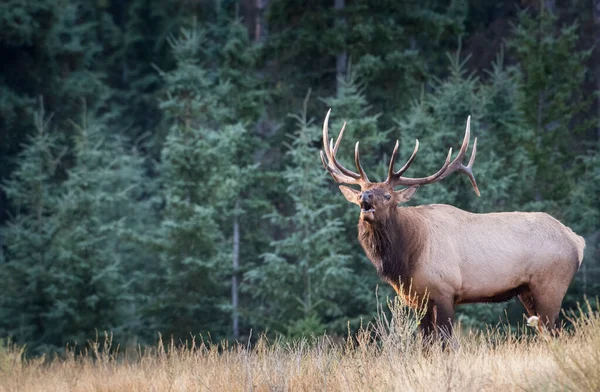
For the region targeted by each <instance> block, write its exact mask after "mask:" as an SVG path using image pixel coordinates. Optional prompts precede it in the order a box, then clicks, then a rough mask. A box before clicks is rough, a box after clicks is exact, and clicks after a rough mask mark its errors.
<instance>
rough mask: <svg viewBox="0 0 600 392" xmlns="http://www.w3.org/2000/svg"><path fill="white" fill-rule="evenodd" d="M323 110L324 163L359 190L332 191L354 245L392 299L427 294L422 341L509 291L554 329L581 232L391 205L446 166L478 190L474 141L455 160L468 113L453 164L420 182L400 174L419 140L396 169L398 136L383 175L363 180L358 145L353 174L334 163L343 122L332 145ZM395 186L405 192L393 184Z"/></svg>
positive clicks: (550, 223) (579, 252) (542, 219)
mask: <svg viewBox="0 0 600 392" xmlns="http://www.w3.org/2000/svg"><path fill="white" fill-rule="evenodd" d="M330 113H331V109H330V110H329V111H328V112H327V115H326V116H325V121H324V123H323V146H324V150H325V152H323V151H321V160H322V162H323V165H324V166H325V168H326V169H327V171H328V172H329V173H330V174H331V176H332V177H333V179H334V180H335V181H336V182H338V183H342V184H350V185H359V186H360V191H359V190H356V189H353V188H350V187H347V186H343V185H341V186H340V187H339V188H340V190H341V191H342V194H343V195H344V196H345V197H346V199H347V200H348V201H349V202H351V203H354V204H357V205H358V206H359V207H360V218H359V221H358V238H359V241H360V244H361V245H362V247H363V249H364V251H365V253H366V254H367V256H368V258H369V259H370V260H371V262H372V263H373V265H374V266H375V268H376V269H377V273H378V275H379V277H380V278H381V279H382V280H384V281H386V282H387V283H389V284H391V285H392V286H393V287H394V289H395V290H396V292H397V293H398V295H402V296H405V297H408V298H412V299H413V300H414V299H415V298H421V299H426V306H427V308H426V313H425V317H424V319H423V320H422V321H421V329H422V332H423V334H424V336H425V337H432V336H436V335H437V334H438V333H439V332H440V331H441V332H446V333H451V330H452V321H453V317H454V309H455V306H456V305H458V304H466V303H477V302H503V301H507V300H509V299H510V298H512V297H514V296H518V297H519V299H520V300H521V302H522V303H523V305H524V306H525V309H526V311H527V312H528V313H529V315H530V316H534V315H535V316H538V317H539V320H540V322H543V323H545V325H546V326H547V327H549V328H554V327H555V326H556V323H557V318H558V314H559V311H560V307H561V303H562V300H563V298H564V296H565V294H566V292H567V288H568V287H569V284H570V283H571V281H572V279H573V277H574V275H575V273H576V271H577V270H578V269H579V266H580V265H581V261H582V259H583V249H584V247H585V241H584V239H583V238H582V237H580V236H578V235H576V234H575V233H574V232H573V231H572V230H571V229H570V228H568V227H566V226H565V225H563V224H562V223H560V222H559V221H558V220H556V219H554V218H553V217H551V216H550V215H548V214H546V213H541V212H501V213H487V214H475V213H471V212H467V211H463V210H461V209H458V208H456V207H453V206H450V205H444V204H433V205H422V206H417V207H400V206H399V205H400V204H402V203H405V202H407V201H408V200H410V199H411V198H412V197H413V196H414V194H415V192H416V191H417V189H418V188H419V186H421V185H427V184H432V183H434V182H438V181H440V180H442V179H444V178H446V177H448V176H449V175H450V174H452V173H454V172H461V173H464V174H466V175H467V176H468V177H469V180H471V185H472V186H473V189H474V190H475V193H476V194H477V195H478V196H479V195H480V193H479V188H478V186H477V183H476V182H475V177H474V175H473V172H472V168H473V162H474V161H475V154H476V152H477V138H476V139H475V142H474V143H473V151H472V153H471V157H470V159H469V163H468V164H467V166H464V164H463V160H464V158H465V153H466V151H467V148H468V146H469V139H470V117H469V118H468V119H467V126H466V131H465V136H464V139H463V143H462V146H461V148H460V151H459V153H458V156H457V157H456V158H455V159H454V160H452V162H451V161H450V158H451V156H452V148H450V151H449V152H448V156H447V157H446V161H445V162H444V164H443V165H442V167H441V168H440V170H438V171H437V172H436V173H434V174H432V175H430V176H428V177H423V178H409V177H404V176H403V174H404V173H405V172H406V170H407V169H408V168H409V167H410V165H411V164H412V162H413V161H414V159H415V156H416V155H417V151H418V149H419V141H418V140H417V141H416V144H415V148H414V151H413V153H412V155H411V156H410V158H408V161H407V162H406V163H405V164H404V166H402V167H401V168H400V170H398V171H395V170H394V164H395V163H396V155H397V152H398V142H397V141H396V146H395V147H394V151H393V153H392V156H391V160H390V165H389V170H388V175H387V179H386V180H385V181H384V182H371V181H369V178H368V177H367V175H366V173H365V171H364V170H363V168H362V166H361V164H360V159H359V152H358V142H357V143H356V148H355V158H354V161H355V164H356V168H357V170H358V173H356V172H353V171H350V170H348V169H346V168H345V167H344V166H342V165H341V164H340V163H339V162H338V161H337V159H336V153H337V150H338V147H339V145H340V142H341V140H342V136H343V134H344V129H345V126H346V124H345V123H344V126H343V127H342V129H341V131H340V134H339V136H338V138H337V140H336V142H335V144H334V142H333V139H331V140H329V135H328V129H327V128H328V123H329V114H330ZM398 186H404V187H405V188H404V189H400V190H395V188H396V187H398ZM408 287H411V290H412V291H411V292H408V289H407V288H408ZM416 302H419V301H416ZM413 303H414V301H413ZM432 333H433V334H434V335H432Z"/></svg>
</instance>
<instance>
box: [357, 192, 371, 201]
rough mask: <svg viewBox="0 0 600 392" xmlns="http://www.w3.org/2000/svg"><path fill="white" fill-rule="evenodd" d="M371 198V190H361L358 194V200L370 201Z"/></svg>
mask: <svg viewBox="0 0 600 392" xmlns="http://www.w3.org/2000/svg"><path fill="white" fill-rule="evenodd" d="M371 200H373V194H372V193H371V192H363V193H361V195H360V201H367V202H369V201H371Z"/></svg>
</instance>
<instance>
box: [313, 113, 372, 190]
mask: <svg viewBox="0 0 600 392" xmlns="http://www.w3.org/2000/svg"><path fill="white" fill-rule="evenodd" d="M330 113H331V109H329V110H328V111H327V115H326V116H325V121H324V122H323V148H324V149H325V153H323V151H322V150H321V162H323V166H324V167H325V169H327V171H328V172H329V174H331V176H332V177H333V179H334V180H335V181H337V182H339V183H344V184H357V185H363V184H367V183H370V181H369V178H368V177H367V174H366V173H365V171H364V170H363V168H362V166H361V165H360V157H359V154H358V142H356V147H355V148H354V162H355V164H356V168H357V169H358V173H355V172H353V171H350V170H348V169H346V168H345V167H344V166H342V165H341V164H340V163H339V162H338V161H337V159H336V158H335V154H336V153H337V150H338V147H339V146H340V142H341V141H342V137H343V136H344V130H345V129H346V123H344V125H343V126H342V129H341V130H340V134H339V135H338V138H337V140H336V142H335V145H334V144H333V138H332V139H331V140H329V132H328V128H327V127H328V125H327V124H328V123H329V114H330ZM325 156H327V161H326V160H325Z"/></svg>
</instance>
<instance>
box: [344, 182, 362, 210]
mask: <svg viewBox="0 0 600 392" xmlns="http://www.w3.org/2000/svg"><path fill="white" fill-rule="evenodd" d="M340 191H342V195H344V197H345V198H346V200H348V201H349V202H350V203H354V204H357V205H360V202H359V201H358V197H359V196H360V191H357V190H356V189H353V188H350V187H348V186H344V185H340Z"/></svg>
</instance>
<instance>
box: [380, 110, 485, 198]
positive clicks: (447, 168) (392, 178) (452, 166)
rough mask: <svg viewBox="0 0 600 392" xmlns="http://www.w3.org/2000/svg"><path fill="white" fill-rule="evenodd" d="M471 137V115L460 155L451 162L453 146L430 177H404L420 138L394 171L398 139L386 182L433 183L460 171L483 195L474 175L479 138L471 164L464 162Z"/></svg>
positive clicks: (407, 184)
mask: <svg viewBox="0 0 600 392" xmlns="http://www.w3.org/2000/svg"><path fill="white" fill-rule="evenodd" d="M470 137H471V116H469V117H468V118H467V129H466V130H465V137H464V139H463V143H462V146H461V147H460V151H459V152H458V155H457V156H456V158H454V160H453V161H452V163H450V157H451V155H452V148H450V151H448V156H447V157H446V162H444V165H443V166H442V168H441V169H440V170H438V171H437V173H435V174H432V175H430V176H428V177H423V178H408V177H402V174H404V172H405V171H406V170H407V169H408V168H409V166H410V165H411V164H412V162H413V160H414V159H415V156H416V155H417V151H418V150H419V140H417V141H416V144H415V149H414V150H413V153H412V155H411V156H410V158H408V161H407V162H406V163H405V164H404V166H402V168H401V169H400V170H398V171H397V172H394V163H396V154H397V152H398V141H396V146H395V147H394V152H393V153H392V158H391V159H390V167H389V170H388V178H387V179H386V180H385V182H386V183H387V184H389V185H391V186H392V187H395V186H397V185H405V186H414V185H426V184H432V183H434V182H437V181H440V180H442V179H444V178H446V177H448V176H449V175H450V174H452V173H454V172H455V171H460V172H462V173H464V174H466V175H467V176H468V177H469V180H471V185H472V186H473V190H474V191H475V193H476V194H477V196H481V195H480V193H479V187H477V182H475V177H474V176H473V170H472V169H473V162H475V156H476V154H477V138H475V142H474V143H473V152H472V153H471V158H470V159H469V164H468V165H467V166H464V165H463V164H462V162H463V160H464V158H465V153H466V152H467V148H468V147H469V139H470Z"/></svg>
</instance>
